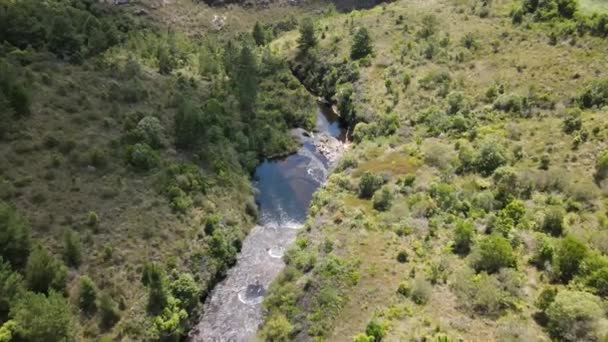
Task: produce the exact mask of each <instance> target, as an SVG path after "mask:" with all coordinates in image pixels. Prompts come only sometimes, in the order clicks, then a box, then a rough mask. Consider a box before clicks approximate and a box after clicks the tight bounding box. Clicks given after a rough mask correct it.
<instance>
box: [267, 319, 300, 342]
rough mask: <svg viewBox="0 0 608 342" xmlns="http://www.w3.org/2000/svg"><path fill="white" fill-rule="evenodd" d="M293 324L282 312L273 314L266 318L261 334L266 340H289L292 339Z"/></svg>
mask: <svg viewBox="0 0 608 342" xmlns="http://www.w3.org/2000/svg"><path fill="white" fill-rule="evenodd" d="M292 331H293V326H292V325H291V323H290V322H289V320H287V318H286V317H285V316H284V315H282V314H273V315H272V316H270V317H269V318H267V319H266V322H265V323H264V327H263V328H262V330H261V331H260V336H261V337H262V338H263V339H264V341H276V342H288V341H292V338H291V336H290V335H291V332H292Z"/></svg>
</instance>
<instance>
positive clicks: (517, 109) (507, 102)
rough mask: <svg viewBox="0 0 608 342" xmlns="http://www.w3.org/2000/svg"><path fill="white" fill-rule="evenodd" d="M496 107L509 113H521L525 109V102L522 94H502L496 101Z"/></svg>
mask: <svg viewBox="0 0 608 342" xmlns="http://www.w3.org/2000/svg"><path fill="white" fill-rule="evenodd" d="M494 109H498V110H501V111H503V112H509V113H521V111H522V110H523V109H524V102H523V99H522V97H521V96H518V95H515V94H501V95H499V96H498V97H497V98H496V100H495V101H494Z"/></svg>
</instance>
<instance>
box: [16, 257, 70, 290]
mask: <svg viewBox="0 0 608 342" xmlns="http://www.w3.org/2000/svg"><path fill="white" fill-rule="evenodd" d="M67 276H68V273H67V269H66V267H65V266H64V265H63V263H62V262H61V261H59V260H57V259H55V258H54V257H53V256H51V255H50V254H49V253H48V252H47V251H46V249H44V248H43V247H41V246H37V247H36V248H34V250H33V251H32V253H31V254H30V257H29V258H28V260H27V265H26V267H25V281H26V283H27V286H28V288H29V289H30V290H32V291H35V292H42V293H47V292H48V291H49V290H50V289H54V290H56V291H58V292H60V293H63V292H64V291H65V285H66V281H67Z"/></svg>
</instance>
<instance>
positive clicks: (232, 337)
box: [189, 104, 346, 342]
mask: <svg viewBox="0 0 608 342" xmlns="http://www.w3.org/2000/svg"><path fill="white" fill-rule="evenodd" d="M293 134H294V135H296V137H297V138H298V139H300V141H301V142H302V146H301V147H300V149H299V150H298V151H297V152H296V153H294V154H292V155H290V156H288V157H286V158H282V159H274V160H267V161H264V162H263V163H261V164H260V165H259V166H258V167H257V168H256V171H255V175H254V178H253V181H254V186H255V188H256V189H257V193H256V202H257V204H258V206H259V213H260V215H259V222H258V225H257V226H255V227H254V228H253V229H252V230H251V232H250V233H249V235H248V236H247V238H246V239H245V240H244V241H243V248H242V250H241V252H240V254H239V255H238V257H237V263H236V265H235V266H234V267H233V268H231V269H230V270H229V271H228V273H227V276H226V278H225V279H224V280H223V281H221V282H220V283H219V284H217V285H216V287H215V288H214V290H213V291H212V292H211V294H210V295H209V296H208V297H207V300H206V302H205V305H204V309H203V316H202V317H201V319H200V321H199V323H198V324H197V325H196V326H195V328H194V329H193V330H192V331H191V332H190V336H189V340H190V341H193V342H194V341H197V342H199V341H200V342H242V341H253V340H255V336H256V332H257V330H258V326H259V324H260V323H261V322H262V319H263V316H262V301H263V299H264V296H265V294H266V291H267V289H268V286H269V285H270V284H271V282H272V281H273V280H274V278H275V277H276V276H277V275H278V274H279V272H280V271H281V270H282V269H283V267H284V266H285V265H284V263H283V260H282V257H283V253H284V251H285V249H286V248H288V247H289V245H290V244H291V243H292V242H293V241H294V240H295V238H296V234H297V231H298V229H299V228H301V227H302V226H303V224H304V221H305V219H306V215H307V211H308V206H309V204H310V201H311V199H312V195H313V193H314V192H315V191H316V190H317V189H318V188H319V187H320V186H321V185H322V184H323V183H324V182H325V180H326V178H327V176H328V174H329V170H330V168H331V167H332V166H333V165H334V163H335V162H336V161H337V160H338V158H339V157H340V156H341V154H342V151H343V149H344V143H343V142H344V141H345V136H346V134H345V131H344V130H343V129H342V127H341V126H340V123H339V121H338V118H337V116H336V115H334V114H333V112H332V111H331V109H330V108H329V107H327V106H325V105H323V104H319V105H318V108H317V120H316V127H315V131H314V132H306V131H305V130H303V129H294V130H293Z"/></svg>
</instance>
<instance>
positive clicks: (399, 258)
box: [397, 251, 408, 264]
mask: <svg viewBox="0 0 608 342" xmlns="http://www.w3.org/2000/svg"><path fill="white" fill-rule="evenodd" d="M407 259H408V255H407V252H406V251H399V253H397V261H398V262H400V263H402V264H403V263H406V262H407Z"/></svg>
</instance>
